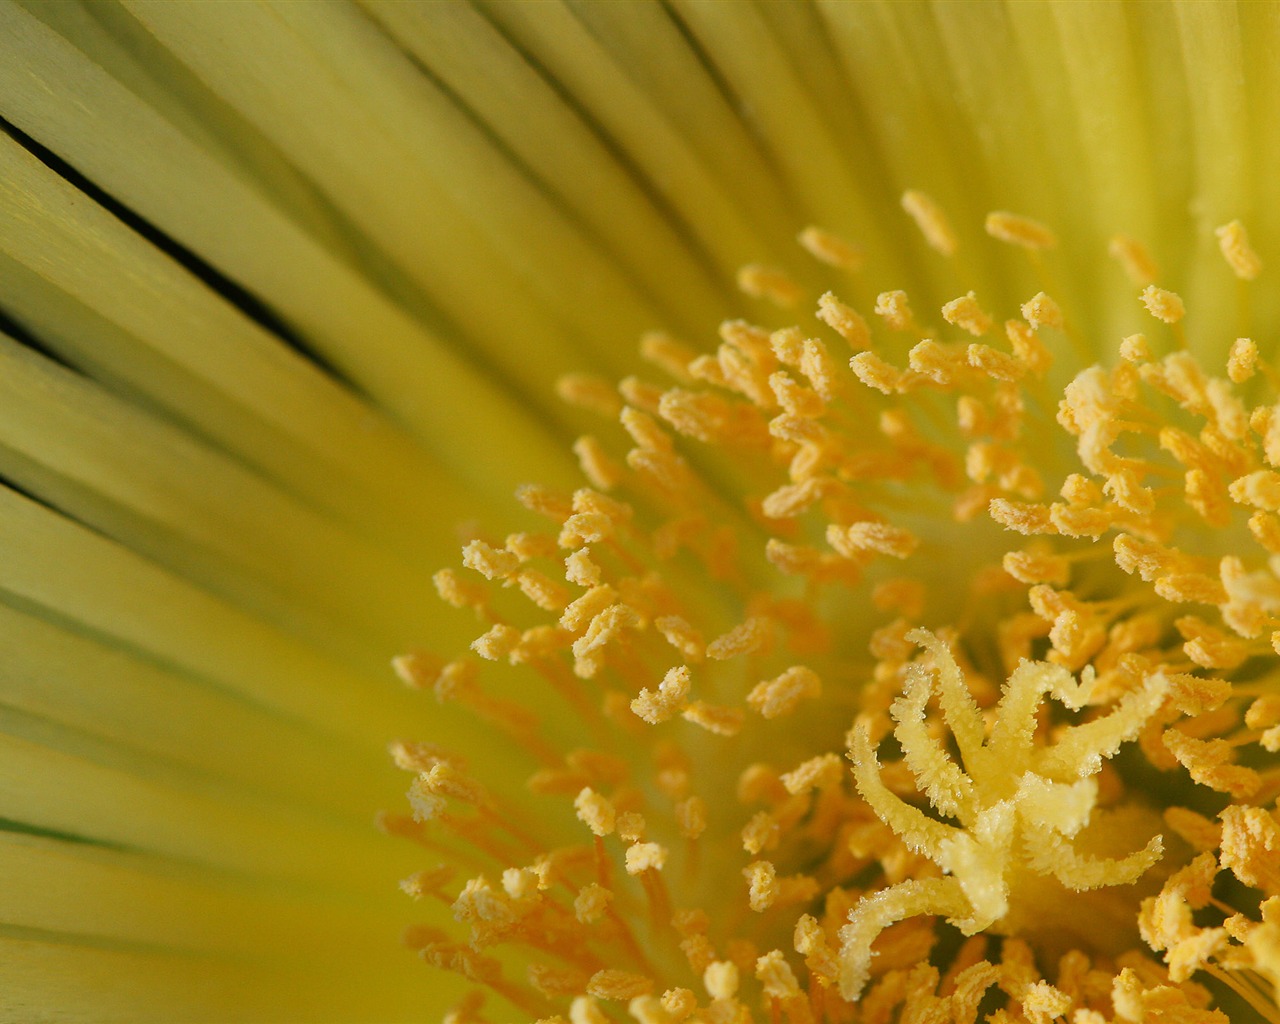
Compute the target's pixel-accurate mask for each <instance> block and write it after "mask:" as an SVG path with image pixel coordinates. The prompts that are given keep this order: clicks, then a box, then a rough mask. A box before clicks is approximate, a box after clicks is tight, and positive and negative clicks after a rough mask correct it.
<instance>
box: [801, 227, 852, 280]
mask: <svg viewBox="0 0 1280 1024" xmlns="http://www.w3.org/2000/svg"><path fill="white" fill-rule="evenodd" d="M798 240H799V242H800V244H801V245H802V246H803V247H804V248H805V250H806V251H807V252H808V253H809V254H810V255H811V256H813V257H814V258H815V259H819V260H821V261H822V262H823V263H826V264H828V265H829V266H833V267H839V268H840V269H841V270H847V271H849V272H850V273H856V272H857V271H859V270H861V269H862V265H863V264H864V263H865V262H866V256H865V254H864V253H863V252H862V250H861V249H859V248H858V247H857V246H856V245H852V244H850V243H849V242H846V241H845V240H844V239H843V238H840V237H839V236H837V235H833V234H832V233H831V232H830V231H827V230H825V229H823V228H819V227H814V226H813V225H810V226H809V227H807V228H805V229H804V230H803V231H801V232H800V234H799V236H798Z"/></svg>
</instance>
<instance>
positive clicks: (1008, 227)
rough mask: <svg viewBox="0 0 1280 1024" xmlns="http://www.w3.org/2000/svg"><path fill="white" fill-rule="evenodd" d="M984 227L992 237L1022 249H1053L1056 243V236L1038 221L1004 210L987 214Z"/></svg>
mask: <svg viewBox="0 0 1280 1024" xmlns="http://www.w3.org/2000/svg"><path fill="white" fill-rule="evenodd" d="M984 227H985V228H986V232H987V234H989V235H990V236H991V237H992V238H997V239H999V240H1000V241H1002V242H1008V243H1009V244H1010V245H1017V246H1021V247H1022V248H1023V249H1032V250H1040V249H1053V248H1055V247H1056V246H1057V244H1058V236H1057V235H1055V234H1054V233H1053V232H1052V231H1050V230H1049V229H1048V228H1047V227H1045V226H1044V225H1043V224H1041V223H1040V222H1039V221H1035V220H1032V219H1031V218H1030V217H1022V216H1019V215H1018V214H1016V213H1008V212H1006V211H1004V210H996V211H994V212H992V213H989V214H987V219H986V223H985V224H984Z"/></svg>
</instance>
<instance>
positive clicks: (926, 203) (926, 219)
mask: <svg viewBox="0 0 1280 1024" xmlns="http://www.w3.org/2000/svg"><path fill="white" fill-rule="evenodd" d="M902 208H903V209H904V210H905V211H906V212H907V214H908V216H910V217H911V219H912V220H914V221H915V222H916V227H918V228H919V229H920V233H921V234H922V235H924V240H925V241H926V242H928V243H929V245H930V246H931V247H932V248H934V249H936V250H937V251H938V252H940V253H942V255H943V256H948V257H950V256H954V255H955V253H956V236H955V232H954V231H952V230H951V224H950V222H949V221H948V220H947V216H946V214H945V213H943V212H942V207H940V206H939V205H938V204H937V203H936V202H934V201H933V199H931V198H930V197H929V196H927V195H925V194H924V193H923V192H919V191H916V190H915V189H911V190H909V191H907V192H904V193H902Z"/></svg>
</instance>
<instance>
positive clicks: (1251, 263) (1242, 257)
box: [1213, 220, 1262, 281]
mask: <svg viewBox="0 0 1280 1024" xmlns="http://www.w3.org/2000/svg"><path fill="white" fill-rule="evenodd" d="M1213 233H1214V234H1215V235H1217V236H1218V248H1220V249H1221V250H1222V258H1223V259H1224V260H1226V261H1227V266H1229V267H1230V268H1231V271H1232V273H1234V274H1235V275H1236V277H1238V278H1240V280H1242V281H1252V280H1254V278H1256V277H1257V276H1258V275H1259V274H1260V273H1262V259H1261V258H1260V257H1259V256H1258V254H1257V253H1256V252H1254V250H1253V247H1252V246H1251V245H1249V235H1248V233H1247V232H1246V231H1245V229H1244V225H1243V224H1241V223H1240V222H1239V221H1238V220H1233V221H1231V223H1229V224H1223V225H1222V227H1220V228H1215V229H1214V232H1213Z"/></svg>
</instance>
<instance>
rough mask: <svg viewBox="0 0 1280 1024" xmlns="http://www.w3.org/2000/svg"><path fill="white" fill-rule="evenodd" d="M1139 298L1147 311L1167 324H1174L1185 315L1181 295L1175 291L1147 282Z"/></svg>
mask: <svg viewBox="0 0 1280 1024" xmlns="http://www.w3.org/2000/svg"><path fill="white" fill-rule="evenodd" d="M1141 298H1142V304H1143V305H1144V306H1146V307H1147V312H1148V313H1150V314H1151V315H1152V316H1153V317H1155V318H1156V319H1157V320H1163V321H1164V322H1165V323H1167V324H1176V323H1177V322H1178V321H1179V320H1181V319H1182V318H1183V317H1184V316H1186V315H1187V307H1186V306H1185V305H1184V304H1183V302H1182V296H1180V295H1179V294H1178V293H1177V292H1171V291H1168V290H1167V289H1164V288H1157V287H1156V286H1155V285H1153V284H1149V285H1147V287H1146V288H1145V289H1144V290H1143V292H1142V296H1141Z"/></svg>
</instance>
